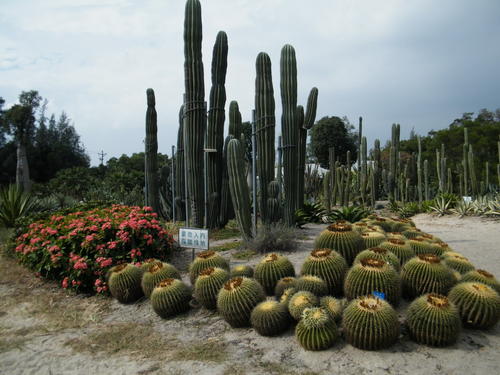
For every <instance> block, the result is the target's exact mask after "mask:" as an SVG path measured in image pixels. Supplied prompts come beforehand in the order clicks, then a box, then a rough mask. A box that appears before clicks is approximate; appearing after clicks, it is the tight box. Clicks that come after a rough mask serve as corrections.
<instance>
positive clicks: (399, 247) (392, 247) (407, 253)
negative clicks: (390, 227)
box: [378, 238, 415, 266]
mask: <svg viewBox="0 0 500 375" xmlns="http://www.w3.org/2000/svg"><path fill="white" fill-rule="evenodd" d="M378 247H381V248H383V249H387V250H389V251H390V252H391V253H393V254H394V255H396V256H397V257H398V259H399V264H400V265H401V266H402V265H403V264H405V263H406V262H407V261H408V260H410V259H411V258H413V257H414V256H415V252H414V251H413V250H412V249H411V247H410V245H409V244H408V242H407V241H403V240H397V239H395V238H389V239H388V240H387V241H385V242H382V243H381V244H380V245H379V246H378Z"/></svg>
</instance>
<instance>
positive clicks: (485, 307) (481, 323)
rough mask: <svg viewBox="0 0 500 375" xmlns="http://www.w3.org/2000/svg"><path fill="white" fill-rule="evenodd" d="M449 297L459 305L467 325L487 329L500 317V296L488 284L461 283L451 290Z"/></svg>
mask: <svg viewBox="0 0 500 375" xmlns="http://www.w3.org/2000/svg"><path fill="white" fill-rule="evenodd" d="M448 298H449V299H450V301H451V302H453V303H454V304H455V305H456V306H457V307H458V310H459V312H460V316H461V318H462V321H463V322H464V324H465V325H466V326H469V327H471V328H479V329H487V328H490V327H493V326H494V325H495V324H496V323H497V322H498V319H500V296H499V295H498V293H497V292H495V291H494V290H493V288H491V287H489V286H488V285H486V284H482V283H479V282H464V283H460V284H458V285H456V286H455V287H454V288H453V289H452V290H450V293H449V294H448Z"/></svg>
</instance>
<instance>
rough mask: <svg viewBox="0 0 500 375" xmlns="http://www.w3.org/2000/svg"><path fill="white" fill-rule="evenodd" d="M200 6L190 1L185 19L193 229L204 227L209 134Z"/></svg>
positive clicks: (187, 153) (187, 150)
mask: <svg viewBox="0 0 500 375" xmlns="http://www.w3.org/2000/svg"><path fill="white" fill-rule="evenodd" d="M201 39H202V26H201V5H200V2H199V0H187V2H186V12H185V18H184V59H185V60H184V83H185V94H184V95H185V102H184V145H185V147H184V157H185V159H186V168H187V181H186V184H187V187H188V196H187V197H186V199H189V201H190V202H189V203H190V211H191V213H190V219H191V225H194V226H196V227H202V226H203V218H204V210H205V207H204V206H205V204H204V203H205V202H204V191H203V186H204V184H203V144H204V136H205V130H206V121H207V118H206V104H205V83H204V81H203V61H202V58H201Z"/></svg>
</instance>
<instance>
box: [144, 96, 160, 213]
mask: <svg viewBox="0 0 500 375" xmlns="http://www.w3.org/2000/svg"><path fill="white" fill-rule="evenodd" d="M146 97H147V103H148V109H147V111H146V139H145V141H144V146H145V152H144V164H145V168H144V169H145V180H146V181H145V182H146V189H145V195H146V196H145V198H146V199H145V204H146V206H149V207H151V208H152V209H153V211H154V212H159V209H160V197H159V193H160V191H159V188H158V139H157V135H156V134H157V132H158V126H157V118H156V109H155V92H154V91H153V89H147V90H146Z"/></svg>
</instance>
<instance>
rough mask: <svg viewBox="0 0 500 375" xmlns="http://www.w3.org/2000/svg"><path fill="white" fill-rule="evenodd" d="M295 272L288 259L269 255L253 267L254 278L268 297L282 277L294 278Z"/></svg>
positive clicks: (272, 254) (273, 254)
mask: <svg viewBox="0 0 500 375" xmlns="http://www.w3.org/2000/svg"><path fill="white" fill-rule="evenodd" d="M294 276H295V270H294V268H293V264H292V263H291V262H290V261H289V260H288V258H286V257H284V256H282V255H279V254H276V253H270V254H268V255H266V256H265V257H264V258H263V259H262V260H261V261H260V263H258V264H257V265H256V266H255V272H254V277H255V279H256V280H257V281H258V282H259V283H260V284H261V285H262V286H263V288H264V290H265V291H266V293H267V294H268V295H272V294H273V293H274V289H275V287H276V284H277V283H278V281H279V280H280V279H282V278H283V277H294Z"/></svg>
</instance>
